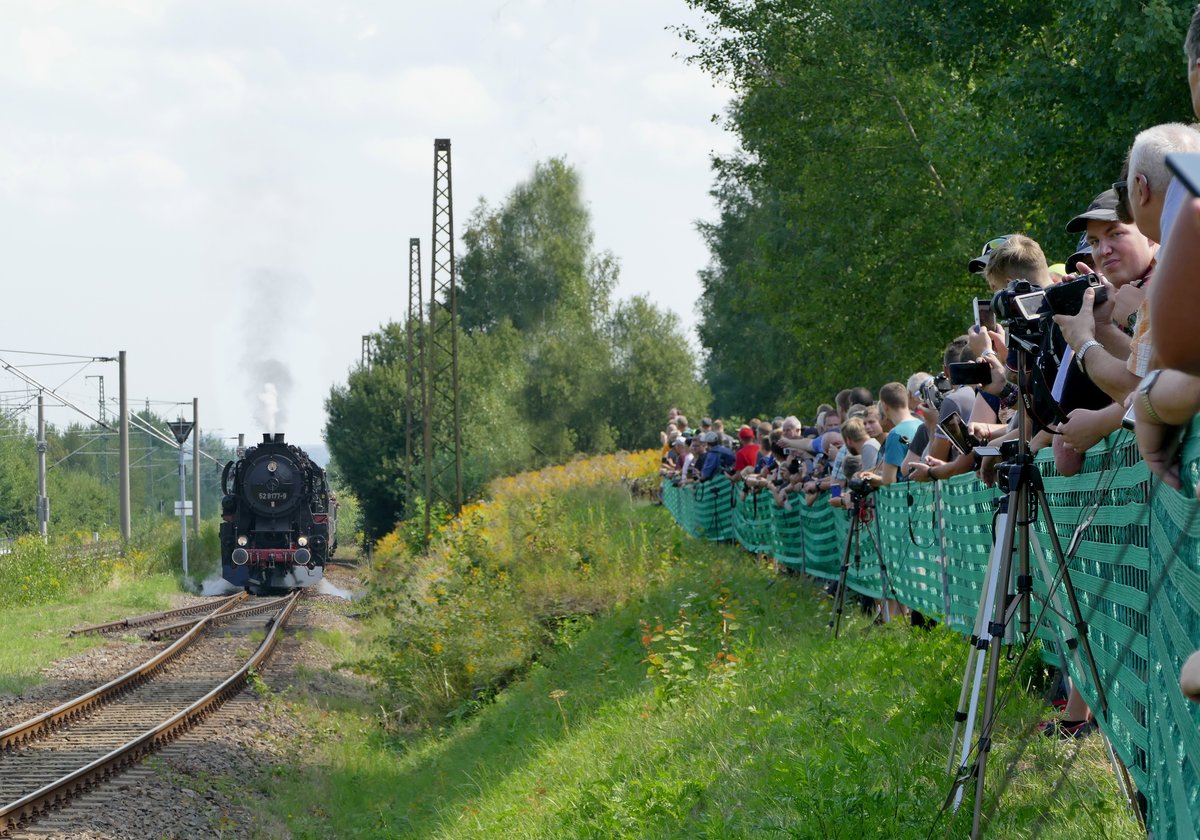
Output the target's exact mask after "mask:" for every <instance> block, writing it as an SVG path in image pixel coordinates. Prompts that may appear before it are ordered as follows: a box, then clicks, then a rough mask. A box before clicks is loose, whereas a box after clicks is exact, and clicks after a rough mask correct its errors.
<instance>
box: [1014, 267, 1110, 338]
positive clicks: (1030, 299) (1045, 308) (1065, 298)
mask: <svg viewBox="0 0 1200 840" xmlns="http://www.w3.org/2000/svg"><path fill="white" fill-rule="evenodd" d="M1089 288H1093V289H1095V290H1096V299H1095V301H1094V303H1093V305H1094V306H1099V305H1100V304H1102V303H1104V302H1105V301H1107V300H1108V289H1106V288H1104V287H1103V286H1101V285H1100V278H1099V277H1097V276H1096V275H1095V274H1076V275H1072V276H1071V277H1069V278H1068V279H1066V280H1064V281H1063V282H1061V283H1056V284H1054V285H1053V286H1047V287H1046V288H1041V287H1039V286H1035V285H1034V284H1032V283H1030V282H1029V281H1028V280H1014V281H1012V282H1011V283H1009V284H1008V286H1007V287H1005V288H1003V289H1001V290H1000V291H998V292H996V294H995V295H994V296H993V297H992V312H994V313H995V314H996V318H997V319H999V320H1000V322H1001V323H1003V324H1004V325H1005V326H1007V327H1008V328H1009V329H1010V330H1013V331H1015V332H1017V333H1019V334H1025V335H1028V334H1030V333H1040V332H1041V331H1042V324H1043V323H1044V322H1046V321H1049V320H1050V319H1051V318H1052V317H1054V316H1055V315H1078V314H1079V310H1080V308H1081V307H1082V306H1083V294H1084V292H1086V291H1087V290H1088V289H1089Z"/></svg>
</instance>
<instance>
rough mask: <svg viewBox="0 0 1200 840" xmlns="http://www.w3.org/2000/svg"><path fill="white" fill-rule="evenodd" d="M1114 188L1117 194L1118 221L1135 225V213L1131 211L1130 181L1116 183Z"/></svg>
mask: <svg viewBox="0 0 1200 840" xmlns="http://www.w3.org/2000/svg"><path fill="white" fill-rule="evenodd" d="M1112 188H1113V190H1114V191H1115V192H1116V194H1117V208H1116V209H1117V221H1119V222H1122V223H1124V224H1127V225H1130V224H1133V213H1132V212H1130V210H1129V181H1114V182H1113V185H1112Z"/></svg>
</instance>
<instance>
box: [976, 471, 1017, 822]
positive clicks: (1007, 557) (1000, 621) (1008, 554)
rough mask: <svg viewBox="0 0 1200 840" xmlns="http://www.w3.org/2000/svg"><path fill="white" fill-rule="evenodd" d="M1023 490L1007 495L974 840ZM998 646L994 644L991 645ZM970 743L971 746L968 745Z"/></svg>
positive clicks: (981, 735) (991, 627) (989, 636)
mask: <svg viewBox="0 0 1200 840" xmlns="http://www.w3.org/2000/svg"><path fill="white" fill-rule="evenodd" d="M1021 496H1022V490H1021V488H1020V487H1016V488H1013V489H1012V490H1011V491H1010V492H1009V494H1008V507H1007V509H1006V512H1007V515H1006V516H1005V517H1004V520H1005V522H1004V531H1003V537H1002V538H1001V549H1000V570H999V574H998V576H997V581H996V595H997V597H996V599H995V603H994V605H993V610H992V617H991V618H990V619H989V623H988V626H987V628H986V632H987V637H986V638H987V639H988V641H989V644H988V650H987V682H986V683H985V688H984V695H983V720H982V723H981V724H980V729H979V742H978V754H977V755H976V757H975V806H974V813H973V815H972V818H971V838H972V840H975V838H978V837H979V836H980V828H981V824H982V821H983V792H984V781H985V780H986V776H987V758H988V753H989V752H991V749H992V727H993V726H994V725H995V722H996V717H995V708H996V680H997V678H998V677H999V676H1000V656H1001V654H1000V648H1001V644H1000V640H1001V639H1003V638H1004V634H1005V627H1006V626H1007V624H1008V613H1009V610H1008V606H1009V605H1008V598H1007V594H1008V591H1009V588H1010V587H1011V586H1012V559H1013V541H1014V539H1015V537H1016V531H1017V517H1018V515H1019V511H1020V510H1021V505H1020V503H1021ZM993 641H994V642H995V643H994V644H993V643H992V642H993ZM968 743H970V742H969V741H968Z"/></svg>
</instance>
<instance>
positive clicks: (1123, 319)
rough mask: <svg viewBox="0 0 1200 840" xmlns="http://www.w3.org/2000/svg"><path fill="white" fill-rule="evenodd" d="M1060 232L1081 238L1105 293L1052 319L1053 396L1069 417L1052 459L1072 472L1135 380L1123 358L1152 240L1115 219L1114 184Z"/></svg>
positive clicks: (1109, 428) (1114, 421) (1115, 416)
mask: <svg viewBox="0 0 1200 840" xmlns="http://www.w3.org/2000/svg"><path fill="white" fill-rule="evenodd" d="M1067 232H1069V233H1079V232H1082V233H1084V235H1085V236H1086V237H1087V244H1088V245H1089V246H1090V247H1091V249H1092V259H1093V260H1094V262H1095V270H1096V271H1098V272H1099V273H1100V276H1101V277H1102V278H1103V280H1104V284H1105V286H1104V287H1105V288H1106V289H1107V290H1108V296H1109V300H1108V302H1106V303H1104V304H1101V305H1100V306H1098V307H1095V308H1092V307H1090V306H1086V305H1085V306H1084V307H1082V308H1081V309H1080V312H1079V314H1078V315H1075V316H1064V315H1058V316H1055V319H1054V320H1055V321H1056V322H1057V323H1058V325H1059V327H1060V328H1061V329H1062V332H1063V336H1064V337H1065V338H1066V339H1067V342H1068V343H1069V344H1070V345H1071V350H1070V352H1068V353H1067V354H1065V356H1064V359H1063V365H1062V366H1061V367H1060V377H1059V381H1057V382H1056V383H1055V397H1056V398H1057V399H1058V400H1059V403H1060V405H1061V406H1062V409H1063V411H1064V412H1065V413H1066V414H1067V415H1068V420H1067V422H1066V423H1064V424H1062V425H1061V426H1060V427H1059V432H1060V433H1061V435H1060V436H1057V437H1056V438H1055V441H1054V461H1055V464H1056V466H1057V467H1058V468H1059V471H1060V472H1062V473H1063V474H1065V475H1074V474H1075V473H1077V472H1078V471H1079V469H1080V468H1081V467H1082V462H1083V458H1082V453H1083V452H1084V451H1086V450H1087V449H1088V448H1090V447H1092V446H1094V445H1095V444H1096V443H1097V442H1098V441H1099V440H1100V439H1101V438H1103V437H1104V436H1105V435H1107V434H1109V433H1110V432H1113V431H1116V430H1117V429H1118V428H1120V425H1121V417H1122V415H1123V414H1124V407H1123V406H1122V405H1121V403H1122V402H1123V400H1124V399H1125V397H1126V396H1127V395H1128V394H1129V392H1130V391H1132V390H1133V388H1134V387H1135V386H1136V385H1137V383H1138V377H1137V376H1136V375H1135V374H1133V373H1131V372H1130V371H1129V370H1128V368H1127V365H1126V362H1125V360H1126V359H1127V358H1128V356H1129V346H1130V336H1131V335H1132V332H1133V324H1134V322H1135V320H1136V319H1135V317H1134V313H1135V312H1136V311H1137V309H1138V307H1139V306H1140V304H1141V302H1142V300H1143V298H1144V296H1145V292H1144V291H1143V287H1144V286H1145V285H1146V284H1147V283H1148V282H1149V280H1150V273H1151V271H1152V270H1153V268H1154V256H1155V254H1156V253H1157V251H1158V246H1157V245H1156V244H1155V243H1153V242H1151V241H1150V239H1149V238H1147V236H1146V235H1145V234H1143V233H1142V232H1141V231H1140V230H1139V229H1138V227H1137V226H1136V225H1133V224H1126V223H1124V222H1121V221H1120V220H1119V219H1118V214H1117V194H1116V192H1115V191H1114V190H1105V191H1104V192H1102V193H1100V194H1099V195H1098V196H1096V197H1095V198H1094V199H1093V200H1092V203H1091V204H1090V205H1088V208H1087V210H1085V211H1084V212H1083V213H1080V214H1079V215H1078V216H1076V217H1075V218H1073V219H1072V220H1071V221H1070V222H1069V223H1068V224H1067ZM1085 273H1090V271H1089V272H1085ZM1089 310H1090V311H1089ZM1071 362H1074V364H1071ZM1080 374H1085V375H1086V376H1087V378H1088V379H1090V380H1091V381H1092V382H1094V383H1095V384H1096V385H1098V386H1099V387H1100V388H1101V389H1103V395H1102V398H1101V399H1100V400H1097V399H1095V398H1094V396H1093V395H1091V394H1089V393H1088V391H1087V390H1086V389H1085V388H1084V387H1083V386H1082V385H1081V383H1080V378H1081V377H1080ZM1114 401H1115V402H1114Z"/></svg>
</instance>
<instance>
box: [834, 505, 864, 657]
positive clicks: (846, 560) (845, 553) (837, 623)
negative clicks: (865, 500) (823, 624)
mask: <svg viewBox="0 0 1200 840" xmlns="http://www.w3.org/2000/svg"><path fill="white" fill-rule="evenodd" d="M857 530H858V520H857V517H855V518H852V519H851V520H850V530H849V531H847V532H846V547H845V548H844V549H842V569H841V571H840V572H839V573H838V585H837V592H836V593H835V594H834V596H833V612H831V613H830V614H829V629H830V631H831V632H832V633H833V638H835V639H836V638H837V637H838V630H839V629H840V628H841V624H842V608H843V606H844V605H845V603H846V573H847V572H849V571H850V546H851V544H852V543H853V541H854V537H855V534H856V532H857Z"/></svg>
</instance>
